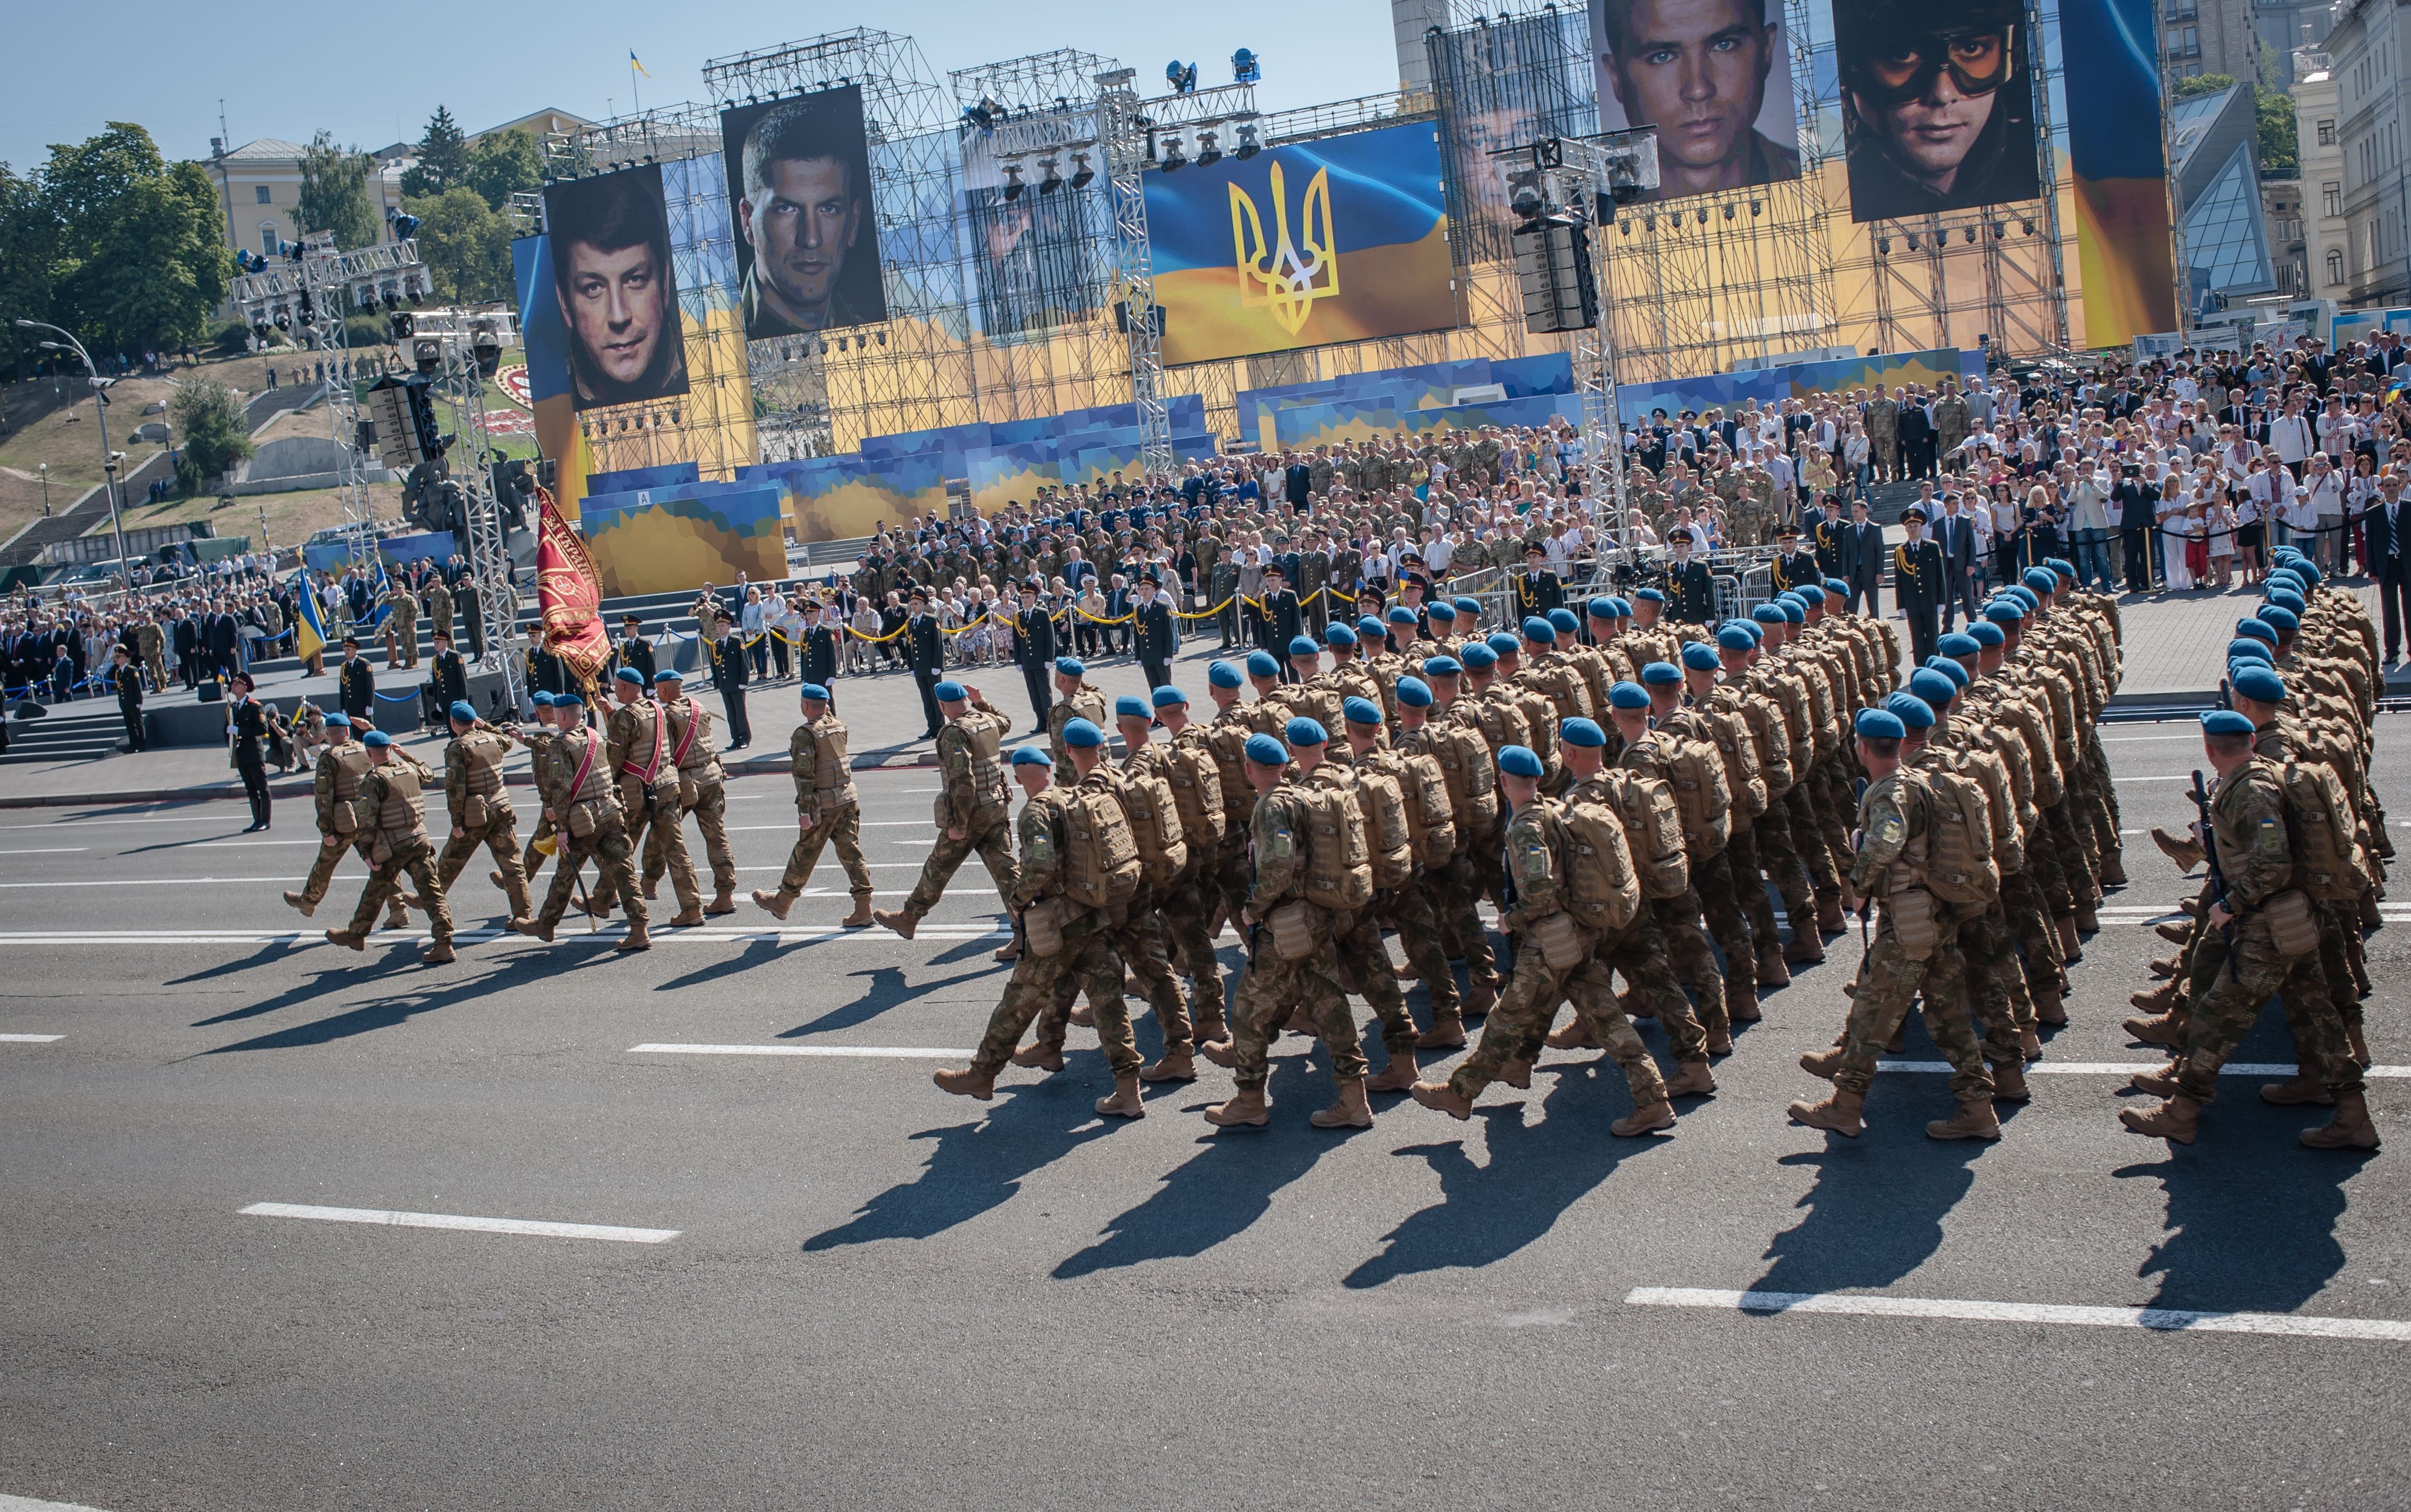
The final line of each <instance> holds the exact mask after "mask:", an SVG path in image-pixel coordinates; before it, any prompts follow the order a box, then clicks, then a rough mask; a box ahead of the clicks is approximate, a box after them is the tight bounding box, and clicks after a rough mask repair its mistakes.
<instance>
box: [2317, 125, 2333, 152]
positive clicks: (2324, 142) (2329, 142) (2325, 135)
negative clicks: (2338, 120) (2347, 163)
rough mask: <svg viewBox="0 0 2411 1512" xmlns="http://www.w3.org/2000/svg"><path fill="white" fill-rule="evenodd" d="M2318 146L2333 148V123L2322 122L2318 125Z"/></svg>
mask: <svg viewBox="0 0 2411 1512" xmlns="http://www.w3.org/2000/svg"><path fill="white" fill-rule="evenodd" d="M2319 145H2320V146H2321V147H2333V146H2334V145H2335V123H2334V122H2332V121H2322V122H2320V123H2319Z"/></svg>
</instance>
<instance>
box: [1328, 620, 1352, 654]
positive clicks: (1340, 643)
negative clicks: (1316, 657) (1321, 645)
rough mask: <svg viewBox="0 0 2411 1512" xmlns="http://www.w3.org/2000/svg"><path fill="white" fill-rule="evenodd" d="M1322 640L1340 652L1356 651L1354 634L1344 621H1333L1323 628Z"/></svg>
mask: <svg viewBox="0 0 2411 1512" xmlns="http://www.w3.org/2000/svg"><path fill="white" fill-rule="evenodd" d="M1322 638H1323V639H1324V640H1326V641H1328V642H1330V643H1331V644H1332V645H1333V646H1334V647H1337V648H1339V649H1341V650H1346V651H1352V650H1354V649H1356V632H1354V631H1353V630H1352V629H1350V628H1349V626H1348V621H1347V620H1345V619H1335V620H1333V621H1332V622H1331V623H1329V624H1327V625H1325V626H1323V627H1322Z"/></svg>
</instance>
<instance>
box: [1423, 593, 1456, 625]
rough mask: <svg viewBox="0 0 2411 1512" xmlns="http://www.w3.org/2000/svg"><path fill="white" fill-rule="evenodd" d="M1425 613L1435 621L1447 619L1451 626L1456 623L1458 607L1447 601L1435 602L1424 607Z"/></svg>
mask: <svg viewBox="0 0 2411 1512" xmlns="http://www.w3.org/2000/svg"><path fill="white" fill-rule="evenodd" d="M1424 612H1425V614H1427V615H1430V616H1431V617H1432V618H1434V619H1445V620H1447V621H1448V622H1449V623H1451V624H1454V623H1455V622H1456V605H1455V604H1454V603H1449V602H1448V601H1447V600H1446V599H1435V600H1433V601H1432V602H1431V603H1427V604H1425V606H1424Z"/></svg>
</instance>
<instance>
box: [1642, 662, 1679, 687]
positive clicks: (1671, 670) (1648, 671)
mask: <svg viewBox="0 0 2411 1512" xmlns="http://www.w3.org/2000/svg"><path fill="white" fill-rule="evenodd" d="M1641 680H1642V681H1643V682H1644V683H1656V684H1658V685H1659V686H1660V687H1663V686H1664V685H1666V684H1668V683H1677V682H1681V681H1682V680H1683V674H1682V671H1681V669H1680V668H1678V667H1676V666H1675V665H1674V663H1673V662H1672V661H1652V662H1650V663H1649V664H1648V665H1647V666H1645V667H1643V668H1642V669H1641Z"/></svg>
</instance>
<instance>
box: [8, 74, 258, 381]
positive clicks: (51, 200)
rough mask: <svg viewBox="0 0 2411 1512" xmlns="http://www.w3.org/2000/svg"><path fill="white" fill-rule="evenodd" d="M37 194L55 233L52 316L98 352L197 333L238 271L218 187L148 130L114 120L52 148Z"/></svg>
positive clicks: (166, 342)
mask: <svg viewBox="0 0 2411 1512" xmlns="http://www.w3.org/2000/svg"><path fill="white" fill-rule="evenodd" d="M41 191H42V198H43V202H44V204H45V205H46V206H47V208H48V210H49V211H50V215H51V223H52V225H53V226H54V227H55V237H56V240H55V250H54V252H53V254H52V257H51V272H50V281H51V310H52V312H53V313H52V315H51V318H52V319H53V320H55V321H57V322H58V323H59V324H60V325H63V326H66V327H70V328H72V329H73V330H74V331H75V332H76V334H77V335H79V336H80V337H81V338H82V339H83V341H84V343H85V344H86V345H88V346H92V347H95V348H97V349H99V350H101V351H110V352H136V351H140V350H143V349H145V348H152V347H158V346H176V345H181V344H183V342H190V341H197V340H199V339H200V337H201V336H202V334H203V333H204V332H205V331H206V330H207V328H208V326H209V320H210V315H211V313H212V311H214V310H215V309H216V308H217V305H218V303H219V301H221V300H222V299H224V298H226V285H227V283H228V280H229V279H230V277H231V276H232V268H231V263H230V259H229V257H228V254H227V252H226V227H225V225H224V222H223V220H222V218H221V211H220V209H219V205H218V193H217V186H216V185H215V184H213V183H212V182H210V177H209V175H208V173H207V172H206V171H204V170H203V169H202V167H201V166H200V165H199V164H197V163H177V164H174V165H172V166H171V165H169V164H168V162H166V161H165V160H164V159H163V158H161V156H160V155H159V149H158V147H157V146H156V145H155V144H154V143H153V141H152V140H151V134H150V133H149V132H147V131H145V130H144V129H143V128H142V127H140V126H138V125H134V124H129V123H126V122H123V121H112V122H110V124H109V126H108V129H107V130H105V131H103V132H101V133H100V135H98V136H96V137H94V138H90V139H88V140H86V141H84V142H82V143H80V145H77V146H73V147H53V148H51V160H50V163H49V165H48V166H47V167H45V168H44V169H43V171H42V176H41Z"/></svg>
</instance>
